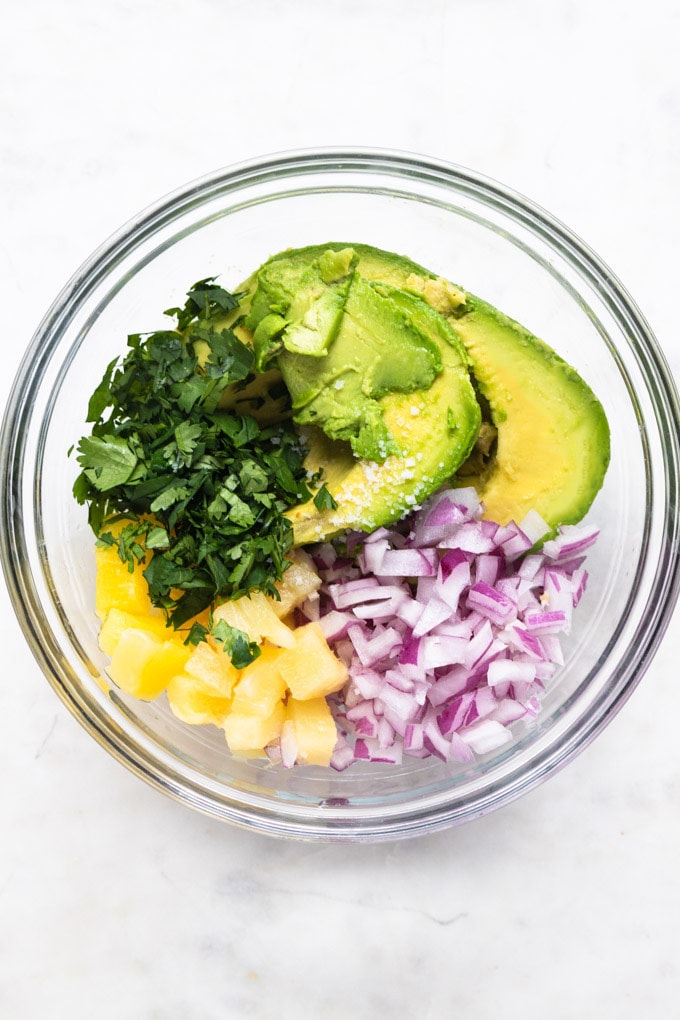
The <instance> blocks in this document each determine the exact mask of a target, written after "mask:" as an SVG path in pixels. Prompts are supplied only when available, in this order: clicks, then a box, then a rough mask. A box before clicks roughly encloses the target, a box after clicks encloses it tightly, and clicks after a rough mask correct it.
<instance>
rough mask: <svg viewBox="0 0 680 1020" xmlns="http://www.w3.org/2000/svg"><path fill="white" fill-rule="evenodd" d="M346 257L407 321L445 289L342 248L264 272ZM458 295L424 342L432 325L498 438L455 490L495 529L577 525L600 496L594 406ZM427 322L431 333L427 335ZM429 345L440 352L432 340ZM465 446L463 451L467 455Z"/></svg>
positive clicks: (378, 513)
mask: <svg viewBox="0 0 680 1020" xmlns="http://www.w3.org/2000/svg"><path fill="white" fill-rule="evenodd" d="M348 250H351V251H352V253H353V266H354V271H355V272H357V273H358V274H359V275H360V277H361V278H362V279H363V280H364V281H366V282H367V283H372V284H373V285H374V287H375V288H376V289H377V290H378V292H381V291H382V293H383V295H385V294H387V293H388V292H390V289H391V300H392V302H393V303H394V304H398V303H399V302H401V304H402V310H404V307H405V305H407V304H408V302H409V300H411V301H412V302H413V300H414V298H419V299H420V303H419V305H418V304H415V303H412V304H411V305H410V314H411V316H413V310H414V308H416V307H420V306H422V305H425V304H427V302H428V301H431V302H432V296H431V295H430V294H429V293H428V292H427V288H426V287H425V288H424V287H423V283H424V282H427V281H439V282H441V283H445V282H446V281H440V278H438V277H437V276H436V275H435V274H434V273H433V272H431V271H430V270H428V269H426V268H424V267H423V266H421V265H419V264H418V263H416V262H414V261H412V260H411V259H409V258H407V257H406V256H402V255H399V254H395V253H392V252H387V251H383V250H381V249H379V248H375V247H372V246H369V245H364V244H360V243H351V242H329V243H327V244H321V245H313V246H309V247H305V248H299V249H294V250H288V251H285V252H281V253H279V254H278V255H275V256H273V258H271V259H270V260H269V261H268V263H266V265H267V266H270V267H272V266H275V265H276V264H277V263H278V262H280V261H282V260H286V264H287V265H288V266H289V267H291V269H293V270H294V271H295V272H302V271H304V270H305V269H306V268H308V267H309V266H310V265H311V264H313V263H315V262H316V261H317V260H318V259H319V258H321V257H323V256H324V255H326V256H327V253H331V252H335V253H341V252H346V251H348ZM343 257H346V256H343ZM256 279H257V274H255V277H253V278H252V281H253V285H254V282H255V281H256ZM448 286H449V287H453V285H451V284H448ZM453 289H454V290H457V288H453ZM459 293H460V295H461V300H460V302H459V303H457V302H452V303H451V306H450V307H449V308H446V309H444V310H442V308H441V307H438V308H434V309H433V317H432V318H431V319H430V322H429V327H428V328H429V329H430V331H431V332H430V336H431V338H432V336H433V333H437V332H438V331H439V333H441V323H444V324H445V326H446V330H447V334H448V339H447V341H445V343H446V344H447V345H448V346H450V345H451V344H453V345H457V346H458V348H459V350H460V352H461V364H462V365H464V366H465V371H466V372H467V371H468V370H469V372H470V373H471V375H472V377H473V379H474V382H475V387H476V390H477V392H478V393H479V394H481V395H482V396H483V397H484V398H485V401H486V402H487V404H488V407H489V408H490V414H491V421H492V423H493V425H494V426H495V427H496V429H497V433H498V434H497V445H496V450H495V454H494V456H493V457H492V458H491V460H490V462H489V465H488V467H487V468H486V469H485V470H484V471H482V472H480V473H478V474H476V475H473V476H472V477H470V476H469V475H465V476H464V477H461V483H462V484H474V485H475V487H476V488H477V490H478V492H479V494H480V496H481V498H482V499H483V500H484V501H485V502H488V510H489V512H488V514H487V515H488V516H489V517H491V518H492V519H495V520H499V522H500V523H507V521H508V520H510V519H515V520H520V519H521V517H522V516H523V514H524V513H525V512H526V511H527V510H529V509H533V510H536V511H537V512H538V513H539V514H540V515H541V516H542V517H543V518H544V520H545V521H546V522H547V523H548V525H549V526H550V527H551V528H552V529H555V528H556V527H558V526H559V525H561V524H574V523H577V522H578V521H579V520H581V519H582V518H583V517H584V516H585V514H586V513H587V512H588V510H589V508H590V506H591V504H592V502H593V500H594V498H595V496H596V495H597V493H598V491H599V490H600V488H601V486H602V483H603V480H604V477H605V474H606V471H607V467H608V465H609V461H610V430H609V425H608V422H607V418H606V415H605V412H604V409H603V407H602V405H601V403H600V401H599V400H598V399H597V397H596V396H595V394H594V393H593V391H592V390H591V389H590V387H589V386H588V385H587V384H586V382H585V381H584V380H583V379H582V378H581V377H580V376H579V375H578V373H577V372H576V371H575V370H574V369H573V368H571V367H570V366H569V365H568V364H567V363H566V362H565V361H564V360H563V359H562V358H561V357H560V356H559V355H558V354H557V353H556V352H555V351H553V350H552V349H551V348H550V347H549V346H548V345H547V344H546V343H545V342H544V341H542V340H540V339H538V338H537V337H535V336H534V335H533V334H532V333H531V332H529V330H527V329H526V328H525V327H524V326H522V325H520V324H519V323H517V322H516V321H514V320H513V319H511V318H509V317H508V316H506V315H505V314H504V313H503V312H501V311H499V310H498V309H497V308H494V307H493V306H492V305H490V304H488V303H487V302H485V301H483V300H482V299H480V298H478V297H476V296H475V295H474V294H470V293H469V292H462V291H459ZM404 295H406V296H404ZM432 303H433V304H436V302H432ZM427 307H428V308H430V305H427ZM435 321H436V322H438V323H439V330H438V329H437V328H436V327H434V325H433V323H434V322H435ZM421 327H422V323H421ZM437 342H438V343H440V344H441V343H442V337H441V335H439V337H438V339H437ZM447 371H450V367H449V368H447ZM454 374H455V373H454ZM439 399H440V402H441V404H442V406H441V429H440V431H439V434H438V435H437V437H436V441H435V443H434V446H435V447H436V453H434V455H433V458H431V460H432V462H434V457H436V458H437V460H436V463H437V465H438V464H440V463H442V460H441V457H440V456H439V454H440V453H441V451H442V450H445V449H446V444H447V443H449V442H451V440H452V436H451V433H450V431H449V433H447V431H446V429H445V427H444V423H445V421H446V419H447V417H448V419H449V421H450V420H451V412H450V411H449V406H450V405H447V406H445V404H446V401H442V400H441V398H439ZM456 399H458V400H459V399H460V396H458V397H457V398H456ZM453 403H455V401H454V400H452V401H451V404H453ZM463 403H464V401H463ZM475 403H476V401H475ZM479 420H480V419H479V415H478V414H477V416H476V417H475V415H472V414H470V415H469V418H468V426H470V425H471V426H472V428H473V429H474V428H476V429H478V428H479ZM539 421H540V422H544V423H547V424H546V426H545V428H543V429H540V428H539V427H538V425H537V427H535V428H534V427H532V423H533V422H536V423H538V422H539ZM473 441H474V437H473V439H472V442H473ZM421 442H422V451H423V452H425V451H427V450H428V449H431V448H432V444H433V436H432V435H430V434H427V435H425V434H423V436H422V437H421ZM472 442H467V443H464V444H462V447H465V448H466V449H467V451H468V452H469V450H470V448H471V445H472ZM444 459H445V461H446V463H447V466H448V465H450V464H451V463H452V461H451V459H450V458H448V457H447V458H444ZM460 464H461V461H460V460H459V461H458V462H457V463H456V464H455V466H453V467H451V469H450V471H449V473H448V476H447V478H448V479H451V478H454V479H455V475H456V471H457V470H458V468H459V467H460ZM427 477H428V478H431V479H432V481H433V482H436V484H442V482H443V481H445V480H447V478H444V477H441V471H440V470H439V471H436V472H430V474H429V475H427ZM382 498H383V497H382V496H381V494H380V493H376V494H375V501H376V503H378V504H379V503H380V501H381V499H382ZM393 502H394V494H393V493H390V496H389V499H388V500H387V501H385V504H384V506H381V507H379V508H378V509H376V510H375V512H373V513H372V514H366V515H365V518H366V520H367V521H368V520H369V518H370V525H371V526H374V527H375V526H378V523H388V522H389V520H390V516H389V510H390V506H389V505H388V503H389V504H392V503H393ZM322 516H323V515H322ZM391 519H394V517H392V518H391ZM376 522H378V523H376ZM321 524H322V530H323V531H324V534H331V533H332V531H333V529H332V528H331V527H330V526H327V522H325V521H321ZM348 526H350V525H348ZM367 526H368V525H367ZM335 530H340V529H338V528H336V529H335ZM301 534H304V535H305V536H306V537H305V538H304V540H307V541H308V540H310V538H309V535H308V533H307V532H305V531H304V529H303V531H302V532H301Z"/></svg>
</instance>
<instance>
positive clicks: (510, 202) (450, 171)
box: [0, 148, 680, 841]
mask: <svg viewBox="0 0 680 1020" xmlns="http://www.w3.org/2000/svg"><path fill="white" fill-rule="evenodd" d="M324 172H326V173H333V172H335V173H338V172H341V173H344V172H346V173H362V172H365V173H368V174H378V173H385V174H387V175H388V176H392V177H394V178H395V179H400V180H402V182H403V181H406V182H407V181H408V180H409V179H410V180H413V181H420V182H422V183H436V184H438V185H443V186H445V187H449V188H451V190H452V192H454V193H457V194H459V195H468V196H470V197H472V198H474V199H476V200H477V201H480V202H481V203H482V204H483V205H485V206H486V207H488V208H493V209H496V210H498V211H500V212H502V213H503V214H504V215H507V216H508V217H509V218H510V219H511V220H513V221H514V222H516V223H518V224H521V225H522V226H524V227H525V228H528V229H529V231H530V232H531V233H533V234H535V235H537V236H539V237H540V238H541V239H542V240H543V241H544V242H547V243H548V244H549V245H550V246H551V247H552V248H553V249H554V250H555V251H556V252H558V253H559V254H560V255H561V256H562V257H563V258H565V259H566V260H567V262H569V263H570V264H571V265H572V266H573V267H575V268H576V269H577V270H578V272H579V274H580V275H581V276H582V277H583V278H584V279H585V280H586V281H587V282H588V284H589V285H590V286H591V287H593V288H594V289H595V290H596V291H597V292H598V294H599V296H600V297H601V299H602V300H603V301H604V303H605V304H606V305H607V306H608V307H609V308H610V309H611V310H613V311H614V313H615V317H616V318H617V320H618V321H619V322H625V323H626V324H628V326H629V328H630V337H631V343H632V344H634V345H635V346H636V353H637V356H638V359H639V361H640V363H641V365H642V369H643V372H644V375H645V381H646V382H647V384H648V386H649V387H650V390H651V392H652V393H653V394H654V404H655V412H656V415H657V420H658V423H659V431H660V432H661V434H663V435H664V436H665V437H667V440H668V442H667V444H666V445H665V446H664V448H663V453H664V465H663V466H664V475H665V482H666V488H667V497H668V498H667V502H666V507H665V519H664V535H665V542H664V548H663V550H662V560H661V562H660V563H659V565H658V567H657V571H656V574H655V582H654V583H655V588H654V592H653V594H654V598H652V599H650V605H649V610H648V614H647V615H646V617H645V626H644V629H643V633H641V634H640V633H638V634H637V635H636V636H637V638H638V646H637V648H636V650H635V655H634V656H633V657H631V658H630V660H629V661H628V663H627V667H626V669H625V670H623V671H622V673H621V675H620V676H619V677H617V679H616V683H615V689H614V690H611V691H610V692H609V697H608V698H607V699H606V703H602V704H601V705H600V711H599V712H598V713H595V715H594V716H593V717H592V718H591V719H588V720H581V724H580V725H579V726H578V727H577V728H576V729H575V730H574V731H572V732H570V733H569V734H568V738H569V739H568V740H565V741H564V742H563V743H562V744H561V745H559V746H558V747H557V748H556V749H554V750H553V752H552V753H551V754H550V755H549V756H548V757H546V758H545V759H543V760H541V759H540V758H539V759H537V760H535V761H534V762H532V768H531V769H530V770H528V771H527V772H526V773H524V774H523V775H522V776H521V777H519V778H517V777H511V781H509V782H506V783H505V784H503V783H500V784H497V785H492V786H491V787H490V788H488V789H486V790H485V791H483V792H482V793H481V794H480V795H478V796H477V797H476V798H474V799H473V801H472V802H469V803H466V804H463V805H452V806H450V808H448V809H447V808H446V807H444V808H442V809H440V810H438V811H437V812H436V813H434V814H432V813H431V814H424V815H420V814H418V813H417V812H415V813H413V814H408V813H406V814H405V815H404V817H397V818H390V819H387V820H381V819H380V817H379V809H378V811H377V812H376V817H374V818H369V819H366V818H362V819H360V820H358V821H357V819H354V818H352V819H348V821H347V822H346V824H343V823H340V824H338V823H337V822H334V823H328V822H326V821H325V820H324V818H323V816H322V815H319V817H314V816H313V815H311V814H309V813H307V816H306V817H301V818H297V819H287V818H278V817H276V816H275V815H274V814H271V815H270V814H269V813H268V812H267V811H259V810H257V809H253V808H252V807H251V808H246V809H243V807H242V806H241V805H239V804H238V803H235V802H231V803H230V802H229V800H228V798H227V799H224V800H221V801H220V802H219V803H215V802H211V801H210V798H209V797H206V796H205V794H204V792H203V791H202V790H201V789H199V788H198V787H195V786H192V784H191V783H190V782H187V781H182V780H181V779H180V780H179V781H178V778H177V777H176V776H170V775H168V774H167V773H166V772H165V771H164V770H163V768H162V765H159V764H158V763H157V762H155V761H154V760H152V758H151V757H150V756H149V755H147V754H145V752H144V751H143V749H140V748H136V747H134V746H132V745H131V743H130V742H129V741H128V740H126V739H121V738H120V737H119V736H118V735H117V733H116V732H115V730H113V729H112V728H111V727H110V726H107V725H106V720H105V719H102V718H99V719H98V718H97V717H96V713H93V712H92V711H91V710H90V709H89V708H88V705H87V703H86V702H85V701H84V700H83V699H82V697H81V696H80V695H79V692H78V689H77V682H74V681H75V680H76V678H74V677H73V676H72V674H71V673H70V670H69V669H68V666H67V665H66V664H65V663H64V661H63V657H62V656H60V654H59V649H58V644H57V643H56V642H55V641H54V638H53V635H51V633H50V628H49V624H48V623H47V621H46V619H45V617H44V614H43V613H42V611H41V608H40V601H39V598H38V597H37V594H36V591H35V586H34V583H33V580H32V577H31V575H30V569H29V567H28V564H27V557H26V554H25V553H26V546H25V535H24V530H23V510H24V508H23V496H22V492H21V487H20V479H21V475H22V471H23V467H24V460H25V440H24V435H25V432H26V428H25V426H26V424H27V422H28V421H29V420H30V418H31V413H32V400H31V395H32V393H33V392H35V390H36V389H37V387H38V386H39V383H40V380H41V379H42V377H43V374H44V372H45V370H46V367H47V365H48V364H49V362H50V360H51V358H52V356H53V354H54V350H55V348H56V346H57V345H58V342H59V340H60V338H61V337H62V335H63V333H64V331H65V329H66V328H67V326H68V323H69V321H70V319H71V316H72V315H73V310H74V309H75V308H77V307H78V304H79V302H80V301H82V300H83V299H84V298H86V297H87V295H88V294H89V293H90V292H91V291H92V290H93V289H94V288H95V287H96V285H97V282H98V281H99V280H100V279H102V278H104V277H105V276H106V275H107V273H108V272H109V270H110V268H112V267H113V266H115V264H116V263H117V262H119V261H120V260H121V259H123V258H124V257H125V256H126V255H127V254H128V253H129V252H130V251H131V250H134V249H135V248H136V247H137V246H138V245H139V244H141V243H142V241H143V240H144V239H147V238H150V237H151V236H153V235H154V234H155V233H156V232H158V231H159V230H160V229H161V228H163V227H164V226H167V225H168V224H170V223H172V222H173V221H174V220H176V219H178V218H179V217H181V216H183V215H185V214H187V213H188V212H190V211H191V210H192V209H193V208H196V207H199V206H201V205H203V204H204V203H205V202H207V201H209V200H210V199H211V198H214V197H216V196H221V195H228V194H230V193H232V192H236V191H238V190H240V189H242V188H244V187H246V186H249V185H251V184H255V183H257V184H265V183H266V182H267V181H269V180H281V179H282V178H289V177H303V176H304V175H305V174H322V173H324ZM679 437H680V403H679V401H678V394H677V391H676V388H675V384H674V381H673V378H672V375H671V373H670V371H669V369H668V366H667V364H666V361H665V358H664V356H663V354H662V352H661V349H660V347H659V345H658V343H657V341H656V339H655V337H654V335H653V333H652V331H651V329H650V327H649V325H648V324H647V322H646V321H645V319H644V317H643V316H642V313H641V312H640V310H639V309H638V307H637V305H636V304H635V302H634V301H633V300H632V298H631V297H630V295H629V294H628V292H627V291H626V289H625V288H624V287H623V285H622V284H621V282H620V281H619V280H618V278H617V277H616V276H615V274H613V273H612V271H611V270H610V269H609V268H608V266H606V265H605V263H604V262H603V261H602V260H601V259H600V258H599V257H598V256H597V255H596V254H595V253H594V252H593V251H592V250H591V249H590V248H589V247H588V246H587V245H586V244H585V243H584V242H583V241H582V240H581V239H580V238H579V237H577V236H576V235H575V234H574V233H573V232H572V231H571V230H569V228H567V227H566V226H564V225H563V224H562V223H560V222H559V221H558V220H557V219H556V218H555V217H553V216H552V215H551V214H550V213H548V212H546V211H545V210H543V209H542V208H540V207H539V206H538V205H536V204H535V203H534V202H532V201H531V200H529V199H527V198H525V197H524V196H522V195H520V194H519V193H517V192H515V191H513V190H512V189H509V188H507V187H505V186H504V185H502V184H499V183H498V182H496V181H494V180H492V179H490V178H488V177H486V176H484V175H482V174H479V173H477V172H475V171H472V170H469V169H466V168H464V167H460V166H457V165H454V164H450V163H444V162H441V161H438V160H435V159H431V158H429V157H423V156H420V155H416V154H411V153H403V152H397V151H393V150H381V149H368V148H356V149H352V150H350V149H345V148H326V149H323V150H316V149H314V150H298V151H293V152H284V153H274V154H271V155H268V156H265V157H263V158H259V159H254V160H248V161H245V162H242V163H238V164H234V165H232V166H228V167H226V168H223V169H220V170H217V171H216V172H213V173H210V174H208V175H206V176H205V177H202V178H200V179H198V180H195V181H193V182H191V183H189V184H187V185H186V186H184V187H182V188H179V189H177V190H176V191H174V192H172V193H171V194H169V195H167V196H166V197H164V198H162V199H161V200H159V201H158V202H156V203H155V204H153V205H151V206H150V207H149V208H147V209H146V210H144V211H142V212H141V213H140V214H139V215H138V216H136V217H135V218H133V219H132V220H130V221H129V222H128V223H127V224H125V225H124V226H123V227H122V228H121V229H120V230H118V231H117V232H116V233H115V234H114V235H113V236H112V237H111V238H110V239H109V240H108V241H106V242H105V243H104V244H102V245H101V246H100V247H99V248H98V249H97V250H95V251H94V252H93V254H92V255H91V256H90V257H89V258H88V259H87V260H86V261H85V262H84V263H83V264H82V266H81V267H80V268H79V269H78V270H77V271H76V273H75V274H74V275H73V276H72V277H71V279H70V280H69V281H68V282H67V284H66V285H65V286H64V288H63V289H62V291H61V292H60V293H59V294H58V295H57V297H56V299H55V300H54V302H53V303H52V305H51V307H50V308H49V309H48V311H47V313H46V314H45V316H44V318H43V320H42V322H41V323H40V325H39V326H38V329H37V330H36V332H35V334H34V336H33V338H32V340H31V342H30V344H29V347H28V348H27V351H26V354H25V355H24V358H23V360H22V362H21V364H20V367H19V369H18V372H17V375H16V378H15V380H14V384H13V386H12V389H11V392H10V395H9V399H8V403H7V407H6V411H5V415H4V419H3V423H2V431H1V432H0V470H1V471H2V478H3V480H4V484H3V493H2V511H1V514H2V516H1V525H2V526H1V527H0V556H1V559H2V566H3V570H4V573H5V579H6V583H7V587H8V590H9V593H10V598H11V601H12V604H13V607H14V610H15V613H16V615H17V618H18V620H19V624H20V626H21V628H22V630H23V632H24V635H25V637H26V640H27V642H28V644H29V646H30V648H31V650H32V652H33V654H34V656H35V658H36V660H37V662H38V663H39V665H40V667H41V669H42V670H43V672H44V673H45V675H46V677H47V679H48V680H49V682H50V683H51V685H52V687H53V688H54V690H55V691H56V693H57V694H58V695H59V697H60V698H61V700H62V701H63V702H64V703H65V704H66V706H67V707H68V709H69V711H71V713H72V714H73V715H74V716H75V717H76V718H77V719H78V720H79V722H80V723H81V724H82V725H83V726H84V727H85V729H86V730H87V731H88V732H89V733H90V734H91V735H92V736H94V738H95V739H96V740H97V742H98V743H99V744H100V745H101V746H103V747H104V748H105V749H106V750H108V751H109V753H111V754H112V755H113V756H114V757H116V758H117V759H118V760H119V761H121V762H122V763H123V764H124V765H125V766H126V767H127V768H129V769H130V770H131V771H132V772H134V773H135V774H137V775H139V776H140V777H141V778H143V779H145V780H146V781H147V782H148V783H149V784H150V785H152V786H154V787H156V788H159V789H161V790H163V791H164V792H165V793H167V794H169V795H171V796H173V797H175V798H176V799H178V800H180V801H182V802H184V803H186V804H190V805H191V806H193V807H194V808H196V809H198V810H200V811H203V812H204V813H206V814H210V815H213V816H216V817H219V818H221V819H225V820H228V821H231V822H233V823H235V824H238V825H242V826H244V827H247V828H255V829H258V830H260V831H263V832H268V833H273V834H276V835H286V836H294V837H297V838H322V839H331V840H352V841H356V840H359V839H371V840H378V839H393V838H397V837H402V836H405V835H417V834H419V833H422V832H426V831H433V830H435V829H440V828H443V827H445V826H448V825H452V824H459V823H460V822H463V821H467V820H470V819H472V818H474V817H478V816H479V815H481V814H484V813H487V812H488V811H490V810H492V809H495V808H496V807H499V806H501V805H502V804H505V803H507V802H509V801H511V800H513V799H515V798H516V797H518V796H520V795H521V794H523V793H525V792H527V791H528V790H530V789H532V788H533V787H535V786H536V785H537V784H538V783H540V782H542V781H543V780H544V779H546V778H547V777H548V776H550V775H552V774H553V773H554V772H556V771H557V770H558V769H560V768H562V767H563V766H564V765H565V764H566V763H567V762H569V761H570V760H571V759H572V758H573V757H574V756H575V755H576V754H578V753H580V751H581V750H583V749H584V748H585V747H586V746H587V745H588V743H590V741H591V740H592V739H593V738H594V737H595V736H596V735H597V734H598V733H599V732H600V730H601V729H602V728H603V727H604V726H605V725H606V724H607V723H609V722H610V721H611V719H612V718H613V717H614V716H615V715H616V713H617V712H618V711H619V709H620V708H621V707H622V706H623V704H624V703H625V702H626V701H627V699H628V697H629V696H630V694H631V693H632V692H633V690H634V689H635V687H636V686H637V684H638V683H639V681H640V680H641V679H642V676H643V675H644V673H645V671H646V669H647V667H648V666H649V663H650V662H651V659H652V657H653V656H654V654H655V652H656V649H657V648H658V645H659V643H660V641H661V639H662V637H663V635H664V633H665V631H666V628H667V626H668V623H669V621H670V619H671V616H672V613H673V609H674V606H675V603H676V601H677V598H678V594H679V592H680V560H679V557H678V554H677V549H678V533H679V518H678V506H679V505H680V488H679V472H678V464H679V463H680V440H679Z"/></svg>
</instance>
